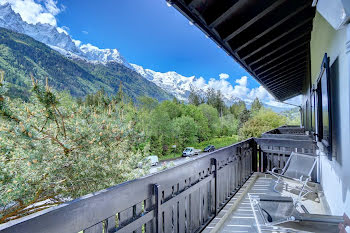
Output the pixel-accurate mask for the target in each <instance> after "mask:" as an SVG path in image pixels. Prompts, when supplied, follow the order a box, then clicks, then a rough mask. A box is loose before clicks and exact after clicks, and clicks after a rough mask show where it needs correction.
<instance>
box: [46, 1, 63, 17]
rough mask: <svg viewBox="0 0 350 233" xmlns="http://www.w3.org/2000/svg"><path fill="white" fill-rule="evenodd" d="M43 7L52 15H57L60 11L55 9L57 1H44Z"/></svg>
mask: <svg viewBox="0 0 350 233" xmlns="http://www.w3.org/2000/svg"><path fill="white" fill-rule="evenodd" d="M45 7H46V9H47V11H48V12H49V13H51V14H52V15H57V14H59V13H60V12H61V9H60V8H58V7H57V1H54V0H45Z"/></svg>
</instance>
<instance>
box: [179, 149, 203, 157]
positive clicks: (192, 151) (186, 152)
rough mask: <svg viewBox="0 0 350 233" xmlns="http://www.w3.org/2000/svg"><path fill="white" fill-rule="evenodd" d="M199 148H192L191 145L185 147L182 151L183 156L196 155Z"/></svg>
mask: <svg viewBox="0 0 350 233" xmlns="http://www.w3.org/2000/svg"><path fill="white" fill-rule="evenodd" d="M200 151H201V150H198V149H194V148H193V147H186V149H185V150H184V151H183V152H182V156H183V157H190V156H193V155H198V154H199V152H200Z"/></svg>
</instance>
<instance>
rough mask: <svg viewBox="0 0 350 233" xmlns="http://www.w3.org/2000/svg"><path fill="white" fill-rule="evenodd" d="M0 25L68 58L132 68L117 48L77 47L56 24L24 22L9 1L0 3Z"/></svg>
mask: <svg viewBox="0 0 350 233" xmlns="http://www.w3.org/2000/svg"><path fill="white" fill-rule="evenodd" d="M0 27H3V28H6V29H10V30H12V31H15V32H18V33H22V34H26V35H28V36H30V37H32V38H34V39H35V40H37V41H40V42H42V43H44V44H47V45H49V46H50V47H51V48H53V49H55V50H56V51H58V52H60V53H61V54H63V55H64V56H68V57H70V58H83V59H86V60H88V61H90V62H96V63H98V62H101V63H107V62H117V63H120V64H123V65H125V66H126V67H128V68H130V69H132V67H131V66H130V64H129V63H128V62H127V61H126V60H125V59H124V58H123V57H122V56H121V54H120V53H119V51H118V50H117V49H99V48H97V47H96V46H93V45H91V44H86V45H82V46H80V47H79V45H77V44H76V41H74V40H73V39H72V38H71V37H70V36H69V35H68V33H65V32H64V30H59V29H60V28H58V27H56V26H53V25H50V24H44V23H40V22H38V23H36V24H30V23H27V22H25V21H24V20H23V19H22V17H21V16H20V14H18V13H15V11H14V10H13V9H12V7H11V4H10V3H5V4H3V5H0Z"/></svg>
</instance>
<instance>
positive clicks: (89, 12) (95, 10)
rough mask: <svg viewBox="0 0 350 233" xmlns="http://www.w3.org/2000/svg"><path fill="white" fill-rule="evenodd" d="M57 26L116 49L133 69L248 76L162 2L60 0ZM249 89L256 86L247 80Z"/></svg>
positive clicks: (205, 74)
mask: <svg viewBox="0 0 350 233" xmlns="http://www.w3.org/2000/svg"><path fill="white" fill-rule="evenodd" d="M59 4H63V5H64V6H65V10H64V11H63V12H61V13H60V14H59V15H57V16H56V18H57V20H58V26H63V25H64V26H67V27H69V29H70V30H69V33H70V34H71V35H72V37H73V38H77V39H79V40H81V41H82V42H83V43H91V44H93V45H95V46H97V47H99V48H117V49H118V50H119V51H120V52H121V54H122V55H123V56H124V57H125V58H126V59H127V60H128V61H129V62H132V63H136V64H138V65H141V66H143V67H145V68H149V69H152V70H155V71H160V72H167V71H176V72H177V73H180V74H182V75H184V76H192V75H195V76H202V77H204V78H205V79H206V80H209V79H210V78H218V77H219V74H220V73H227V74H229V75H230V77H231V78H230V79H228V81H231V82H232V84H234V82H235V79H238V78H240V77H242V76H248V77H250V76H249V74H248V73H247V72H246V71H245V70H244V69H243V68H241V67H240V66H239V65H238V64H237V63H236V62H235V61H234V60H233V59H232V58H231V57H229V56H228V55H227V54H226V53H225V52H224V51H223V50H221V49H219V48H218V47H217V45H216V44H215V43H214V42H213V41H211V40H210V39H208V38H206V36H205V35H204V34H203V33H202V32H201V31H200V30H199V29H198V28H197V27H195V26H193V25H190V24H189V22H188V20H187V19H186V18H185V17H184V16H183V15H181V14H180V13H179V12H178V11H177V10H175V9H174V8H173V7H168V6H167V4H166V1H165V0H103V1H99V4H97V2H96V0H74V1H72V0H61V1H59V2H58V5H59ZM248 80H249V81H248V87H250V88H254V87H257V86H258V84H257V82H256V81H255V80H254V79H251V78H249V79H248Z"/></svg>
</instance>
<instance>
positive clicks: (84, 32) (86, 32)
mask: <svg viewBox="0 0 350 233" xmlns="http://www.w3.org/2000/svg"><path fill="white" fill-rule="evenodd" d="M81 32H82V33H83V34H85V35H87V34H89V32H88V31H84V30H83V31H81Z"/></svg>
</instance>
